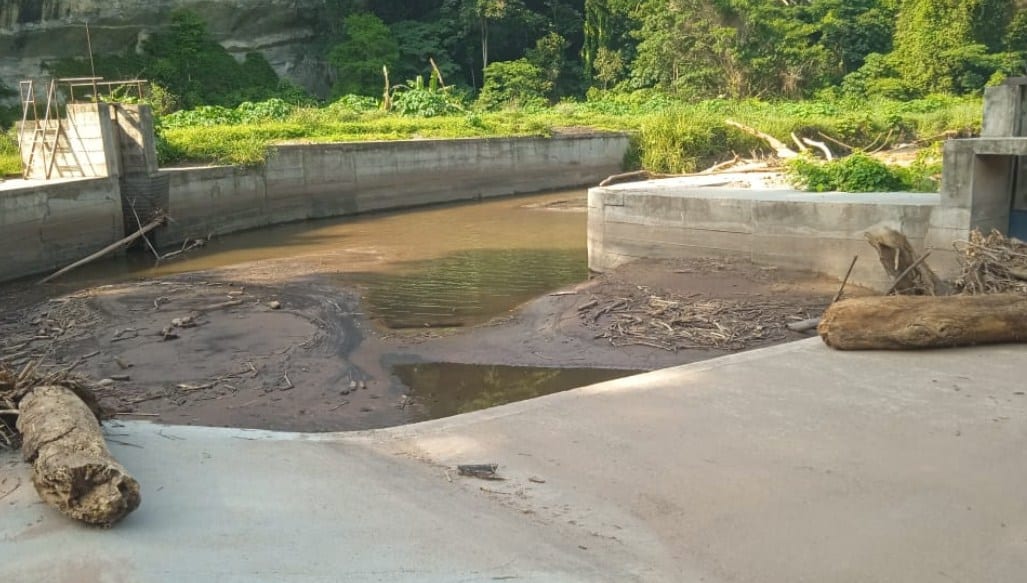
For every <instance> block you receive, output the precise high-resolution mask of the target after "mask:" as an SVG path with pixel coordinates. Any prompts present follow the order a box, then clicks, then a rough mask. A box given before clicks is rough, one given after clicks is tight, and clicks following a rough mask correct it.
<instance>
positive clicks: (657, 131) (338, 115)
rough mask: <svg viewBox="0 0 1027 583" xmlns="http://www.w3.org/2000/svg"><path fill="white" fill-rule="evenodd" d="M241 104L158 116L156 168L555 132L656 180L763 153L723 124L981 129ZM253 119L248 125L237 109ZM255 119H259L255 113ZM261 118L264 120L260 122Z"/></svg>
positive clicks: (950, 117)
mask: <svg viewBox="0 0 1027 583" xmlns="http://www.w3.org/2000/svg"><path fill="white" fill-rule="evenodd" d="M275 103H277V104H278V106H275V107H271V106H265V105H264V104H244V105H243V106H240V108H238V109H237V110H226V109H224V108H212V107H208V108H201V109H197V110H194V111H189V112H180V113H175V114H172V115H170V116H165V117H163V118H162V123H161V127H162V130H161V135H162V140H161V143H162V149H161V154H162V162H163V163H176V162H185V161H215V162H219V163H234V164H258V163H260V162H262V161H263V160H264V158H265V156H266V154H267V151H268V148H269V147H270V146H271V145H272V144H274V143H278V142H328V141H341V140H397V139H407V138H414V137H418V138H450V137H477V136H497V135H551V134H552V133H554V132H555V131H558V130H559V128H561V127H568V126H570V127H581V126H585V127H592V128H596V129H603V130H618V131H628V132H632V133H633V134H634V135H635V136H636V142H637V145H638V153H637V157H638V160H637V162H638V163H639V164H641V165H642V166H644V167H645V168H647V169H649V170H652V171H656V172H691V171H695V170H698V169H700V168H702V167H704V166H705V165H707V164H710V163H713V162H716V161H718V160H721V159H723V158H725V157H727V154H728V153H729V152H732V151H734V152H740V153H749V152H751V151H753V150H762V149H764V148H765V145H764V144H761V143H760V142H759V141H757V140H756V139H755V138H753V137H752V136H749V135H747V134H744V133H742V132H739V131H737V130H735V129H733V128H730V127H729V126H727V125H726V124H725V123H724V122H725V120H728V119H733V120H736V121H739V122H741V123H745V124H751V125H757V126H759V127H760V128H761V129H763V130H764V131H766V132H768V133H770V134H773V135H775V136H777V137H778V138H779V139H781V140H790V137H789V135H790V134H791V133H792V132H795V133H797V134H799V135H803V136H808V137H812V138H816V139H820V138H819V137H818V136H819V134H818V132H823V133H824V134H827V135H830V136H832V137H834V138H835V139H838V140H841V141H843V142H845V143H847V144H851V145H853V146H854V147H860V146H864V147H865V146H868V145H875V144H876V145H877V146H880V145H883V144H896V143H902V142H912V141H915V140H921V139H925V140H930V139H931V138H936V137H938V136H942V135H945V134H947V133H948V134H949V135H951V134H959V135H964V136H968V135H972V134H974V133H976V132H978V131H979V130H980V123H981V120H980V103H979V101H978V100H976V99H969V98H953V97H932V98H928V99H919V100H913V101H906V102H900V101H890V100H877V101H874V102H871V103H867V102H857V101H851V102H821V101H804V102H777V103H768V102H761V101H754V100H750V101H734V100H710V101H703V102H699V103H693V104H687V103H683V102H680V101H676V100H672V99H666V98H664V99H661V98H659V97H658V96H654V95H653V94H651V93H646V92H643V93H639V94H622V93H616V94H604V93H601V92H593V94H592V99H591V100H589V101H586V102H581V103H577V102H569V101H568V102H563V103H560V104H558V105H556V106H553V107H544V108H538V109H534V110H529V111H525V110H523V109H508V110H504V111H496V112H489V111H475V110H473V109H472V108H470V107H468V109H467V110H466V111H462V112H459V113H456V114H450V115H440V116H433V117H421V116H419V115H417V114H416V112H413V113H410V114H407V115H403V114H401V113H399V112H398V111H396V109H394V110H393V111H392V112H385V111H382V110H381V109H378V108H375V107H374V106H373V102H371V101H368V100H367V99H366V98H359V97H353V96H349V97H345V98H342V99H340V100H339V101H337V102H335V103H333V104H331V105H329V106H327V107H324V108H304V107H298V108H289V109H288V110H286V109H284V108H283V107H280V106H281V105H282V103H280V102H275ZM240 109H241V110H245V111H246V112H253V113H252V114H251V115H252V116H251V117H247V116H246V114H244V113H243V112H240V111H239V110H240ZM256 112H263V113H260V115H259V116H258V114H257V113H256ZM260 116H263V117H260Z"/></svg>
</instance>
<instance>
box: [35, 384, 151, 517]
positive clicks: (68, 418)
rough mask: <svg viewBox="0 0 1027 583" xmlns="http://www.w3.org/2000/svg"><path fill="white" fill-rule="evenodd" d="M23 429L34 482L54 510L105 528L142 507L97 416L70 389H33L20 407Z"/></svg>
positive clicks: (136, 486) (49, 387)
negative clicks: (104, 435) (104, 434)
mask: <svg viewBox="0 0 1027 583" xmlns="http://www.w3.org/2000/svg"><path fill="white" fill-rule="evenodd" d="M18 430H19V432H20V433H21V435H22V439H23V442H22V456H23V457H24V459H25V461H28V462H32V463H33V474H32V483H33V484H34V485H35V487H36V491H37V492H38V493H39V497H40V498H42V500H43V501H44V502H46V503H47V504H49V505H50V506H52V507H54V508H56V509H57V510H59V511H60V512H62V513H64V514H66V515H67V516H70V517H71V518H74V519H76V520H81V521H83V522H87V523H90V524H97V525H102V526H110V525H112V524H114V523H115V522H118V521H119V520H121V519H122V518H124V517H125V516H127V515H128V514H129V513H130V512H132V511H133V510H135V509H136V508H137V507H138V506H139V502H140V496H139V483H138V482H136V480H135V479H134V478H133V477H132V476H130V475H129V474H128V472H126V471H125V468H123V467H122V466H121V464H119V463H118V462H117V461H116V460H115V459H114V458H113V457H112V456H111V454H110V452H109V451H108V450H107V445H106V443H105V442H104V437H103V434H102V433H101V432H100V424H99V422H98V421H97V418H96V416H95V414H94V412H93V411H92V410H90V408H89V407H88V406H87V405H86V404H85V403H84V402H83V401H82V400H81V399H80V398H79V397H78V396H77V395H76V394H75V393H74V392H73V391H71V390H70V389H68V388H66V387H63V386H59V385H47V386H39V387H36V388H34V389H32V390H30V391H29V392H28V393H27V394H26V395H25V396H24V397H23V398H22V399H21V400H20V402H19V415H18Z"/></svg>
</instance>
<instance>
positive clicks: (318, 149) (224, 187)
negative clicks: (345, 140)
mask: <svg viewBox="0 0 1027 583" xmlns="http://www.w3.org/2000/svg"><path fill="white" fill-rule="evenodd" d="M101 105H102V104H101ZM95 113H96V112H95V111H94V118H96V119H101V120H107V122H108V123H109V122H110V121H111V120H112V119H115V120H120V122H119V123H129V126H130V127H131V125H132V123H134V122H133V121H132V119H133V118H132V117H131V116H124V115H120V116H117V117H114V118H112V117H111V116H109V115H108V116H106V117H104V116H95ZM116 135H117V133H116V132H115V133H112V134H111V135H110V139H114V136H116ZM105 139H106V138H105ZM124 139H126V140H128V141H129V142H131V141H132V137H131V132H129V135H128V136H127V137H126V138H124ZM109 145H110V144H108V146H109ZM129 145H131V144H129ZM136 146H138V151H139V156H138V157H137V161H139V162H140V163H142V164H146V163H147V162H146V160H147V154H146V152H147V149H148V148H149V146H147V145H146V144H145V143H143V144H140V143H136ZM627 147H628V140H627V138H626V137H625V136H623V135H619V134H604V135H593V136H574V137H559V138H553V139H542V138H500V139H481V140H479V139H468V140H423V141H407V142H375V143H349V144H318V145H295V146H281V147H279V148H277V149H276V151H275V153H274V155H273V156H272V157H271V159H270V160H269V161H268V163H267V165H266V166H264V167H256V168H243V167H232V166H226V167H213V168H191V169H175V170H165V171H161V172H160V173H159V174H156V175H153V176H151V175H147V174H139V175H138V176H135V175H133V176H128V177H122V179H121V180H120V182H119V180H118V177H117V176H115V175H112V176H111V177H110V178H109V179H97V180H93V179H88V180H68V181H49V182H44V181H39V180H33V181H27V180H16V181H9V182H5V183H3V184H2V185H0V281H6V280H11V279H15V278H18V277H22V276H25V275H30V274H35V273H40V272H44V271H49V270H52V269H54V268H57V267H59V266H63V265H64V264H66V263H70V262H71V261H73V260H76V259H80V258H82V257H84V256H86V255H88V254H90V253H92V252H94V251H97V250H99V249H101V248H102V247H104V246H105V245H108V244H110V243H113V242H114V241H117V240H118V239H120V238H121V237H123V236H124V232H125V230H126V229H125V227H123V221H124V217H125V213H126V212H128V211H125V210H123V208H122V201H121V198H122V196H121V193H122V191H124V192H127V193H137V194H138V193H143V194H146V195H147V196H146V197H144V198H147V199H149V198H152V199H153V200H152V201H150V202H149V203H148V204H152V206H153V207H154V208H163V209H166V210H167V211H168V213H169V215H170V216H172V217H173V218H174V219H175V220H174V222H173V223H172V225H171V226H169V227H166V228H164V229H161V230H159V231H158V232H157V242H158V244H160V245H165V246H167V245H175V244H178V243H181V241H182V240H184V239H186V238H190V237H206V236H207V235H209V234H215V235H216V234H225V233H231V232H234V231H241V230H244V229H252V228H255V227H261V226H266V225H272V224H277V223H284V222H288V221H296V220H302V219H311V218H321V217H332V216H340V215H348V214H355V213H361V212H368V211H376V210H385V209H399V208H409V207H414V206H419V205H425V204H434V203H442V202H452V201H461V200H474V199H478V198H481V197H490V196H499V195H504V194H515V193H523V192H536V191H541V190H548V189H557V188H569V187H575V186H581V185H584V184H589V183H592V184H594V183H595V182H597V181H598V180H600V179H602V178H605V177H606V176H608V175H610V174H613V173H616V172H618V171H619V170H620V167H621V160H622V158H623V156H624V153H625V151H626V150H627ZM107 151H108V152H111V151H114V152H117V151H118V149H117V146H115V149H113V150H107ZM151 195H152V196H151ZM137 209H140V207H139V206H137ZM149 210H150V207H149V206H143V207H141V209H140V210H139V212H140V213H141V214H143V215H144V216H146V215H147V214H148V213H149ZM131 224H132V225H134V223H131Z"/></svg>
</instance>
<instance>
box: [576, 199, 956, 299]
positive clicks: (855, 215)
mask: <svg viewBox="0 0 1027 583" xmlns="http://www.w3.org/2000/svg"><path fill="white" fill-rule="evenodd" d="M938 203H939V196H938V195H936V194H906V193H895V194H883V193H875V194H844V193H828V194H813V193H801V192H796V191H760V190H731V189H710V188H698V189H697V188H693V187H690V186H687V185H684V184H683V183H682V182H680V181H675V180H674V179H669V180H660V181H649V182H644V183H633V184H624V185H617V186H611V187H606V188H592V189H590V190H589V197H588V206H589V208H588V216H589V220H588V248H589V251H588V257H589V267H590V268H591V269H593V270H595V271H605V270H607V269H611V268H613V267H616V266H618V265H620V264H623V263H626V262H629V261H633V260H636V259H644V258H676V257H685V256H703V255H706V256H736V257H742V258H746V259H750V260H752V261H754V262H756V263H762V264H767V265H777V266H781V267H786V268H794V269H805V270H810V271H816V272H820V273H824V274H827V275H831V276H836V277H839V278H840V277H843V276H844V275H845V272H846V270H847V269H848V267H849V264H850V263H851V261H852V257H853V256H855V255H858V256H859V257H860V259H859V261H858V262H857V264H856V269H855V270H854V271H853V275H852V280H851V281H853V282H854V283H858V284H860V285H866V286H870V287H878V288H880V287H887V286H888V285H889V284H890V283H891V282H890V281H889V280H888V279H887V278H886V276H885V274H884V271H883V270H882V269H881V267H880V265H879V264H878V259H877V255H876V253H875V252H874V250H873V249H872V248H871V247H870V246H869V245H868V244H867V242H866V239H865V238H864V236H863V233H865V232H866V231H867V230H869V229H872V228H874V227H878V226H887V227H891V228H894V229H897V230H900V231H902V232H903V233H905V234H906V236H907V237H908V238H909V240H910V242H911V243H912V244H913V246H914V247H915V248H917V249H923V248H924V247H925V245H927V243H928V241H929V239H930V238H931V235H932V233H931V231H930V225H931V216H932V212H933V211H934V210H935V209H936V208H937V207H938ZM934 259H935V256H934V255H932V266H934V265H935V263H936V261H935V260H934ZM939 259H941V258H940V257H939ZM942 262H943V263H945V264H946V265H947V261H946V260H942Z"/></svg>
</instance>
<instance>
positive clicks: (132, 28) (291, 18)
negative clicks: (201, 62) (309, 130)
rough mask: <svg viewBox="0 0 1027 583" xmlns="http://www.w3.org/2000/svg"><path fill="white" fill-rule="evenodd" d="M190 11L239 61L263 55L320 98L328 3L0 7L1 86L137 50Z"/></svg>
mask: <svg viewBox="0 0 1027 583" xmlns="http://www.w3.org/2000/svg"><path fill="white" fill-rule="evenodd" d="M181 8H184V9H189V10H192V11H194V12H196V13H197V14H199V15H201V16H202V17H203V18H204V20H206V21H207V26H208V28H209V30H210V32H211V34H212V35H213V36H214V38H216V39H217V40H218V42H220V43H221V44H222V45H223V46H224V47H225V48H226V49H228V51H229V52H231V53H232V54H234V55H236V56H237V57H239V58H240V59H241V58H242V56H243V55H245V54H246V53H248V52H252V51H257V52H260V53H263V54H264V56H265V57H266V58H267V60H268V61H269V62H270V63H271V66H272V67H274V69H275V71H277V72H278V74H279V75H280V76H281V77H283V78H285V79H289V80H291V81H293V82H295V83H297V84H299V85H301V86H303V87H306V88H307V89H308V90H311V91H313V92H315V93H319V94H323V93H324V92H326V91H327V88H328V73H327V67H326V66H325V63H324V59H323V58H322V55H321V54H320V53H321V51H320V50H317V49H314V48H312V45H313V44H314V43H315V41H316V39H317V31H318V27H319V24H321V23H322V20H323V18H324V14H325V12H324V8H325V0H0V83H3V84H6V85H7V86H9V87H17V82H18V81H19V80H20V79H28V78H39V77H41V75H42V69H41V65H42V63H43V62H44V61H47V60H51V59H58V58H64V57H85V56H87V55H88V50H87V45H86V34H85V23H86V22H88V23H89V28H90V33H91V36H92V42H93V51H94V53H96V54H102V53H112V52H122V51H125V50H126V49H136V48H138V47H139V45H140V43H141V42H142V40H143V39H145V38H146V37H147V36H148V35H149V34H151V33H152V32H153V31H154V30H157V29H159V28H160V27H161V26H164V25H165V24H166V23H167V22H168V21H169V17H170V14H171V12H172V11H174V10H176V9H181Z"/></svg>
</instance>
